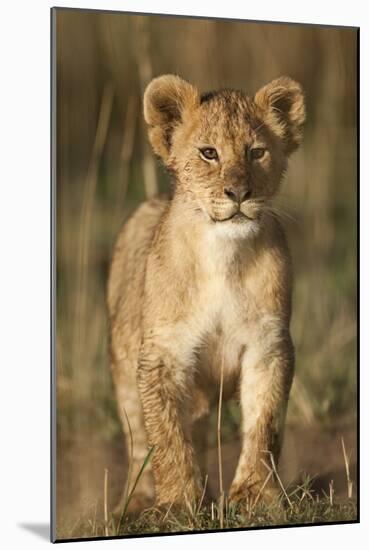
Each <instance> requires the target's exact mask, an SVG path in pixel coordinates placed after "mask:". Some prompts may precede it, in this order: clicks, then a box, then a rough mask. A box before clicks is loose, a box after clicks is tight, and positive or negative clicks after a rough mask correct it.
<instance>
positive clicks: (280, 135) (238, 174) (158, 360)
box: [108, 75, 305, 507]
mask: <svg viewBox="0 0 369 550" xmlns="http://www.w3.org/2000/svg"><path fill="white" fill-rule="evenodd" d="M144 116H145V120H146V122H147V124H148V133H149V138H150V141H151V144H152V146H153V148H154V150H155V152H156V153H157V154H158V155H160V156H161V158H162V160H163V161H164V164H165V165H166V166H167V168H168V169H169V171H170V172H171V174H172V176H173V180H174V182H173V183H174V194H173V197H172V198H167V197H163V198H157V199H154V200H151V201H148V202H146V203H144V204H142V205H141V206H140V207H139V208H138V210H137V211H136V212H135V214H134V215H133V216H132V217H131V218H130V220H129V221H128V222H127V223H126V224H125V225H124V227H123V229H122V231H121V233H120V236H119V238H118V241H117V244H116V248H115V252H114V258H113V262H112V266H111V271H110V278H109V285H108V306H109V315H110V324H111V360H112V370H113V375H114V379H115V385H116V391H117V398H118V404H119V409H120V415H121V418H122V422H123V426H124V430H125V433H126V436H128V433H129V431H128V428H127V423H126V421H125V412H126V413H127V415H128V418H129V422H130V424H131V428H132V432H133V438H134V464H133V470H134V475H135V474H137V472H138V470H139V467H140V465H141V464H142V462H143V460H144V457H145V455H146V454H147V449H148V446H149V447H154V451H153V456H152V473H153V477H154V482H155V494H156V502H157V504H158V505H168V504H175V505H182V506H183V505H185V504H186V503H188V504H191V503H193V502H194V500H195V499H196V498H198V497H199V495H200V494H201V491H202V478H201V472H200V468H199V465H198V462H197V459H196V453H195V450H194V443H193V440H194V437H193V429H192V428H193V423H194V422H195V420H199V419H201V417H205V416H206V415H207V413H208V412H209V407H210V406H211V404H212V403H213V402H214V401H215V400H216V398H217V396H218V392H219V382H220V372H221V365H222V361H223V365H224V395H225V398H228V397H230V396H232V395H233V394H234V393H235V392H237V395H239V398H240V403H241V409H242V417H243V420H242V427H241V432H242V442H243V443H242V451H241V455H240V459H239V464H238V467H237V471H236V474H235V477H234V480H233V483H232V485H231V488H230V493H229V494H230V498H231V499H233V500H234V501H241V502H247V501H248V500H249V499H252V498H254V497H255V495H257V494H258V492H259V490H260V487H261V485H262V483H263V481H264V480H265V478H266V475H267V473H268V472H267V470H266V468H265V467H264V466H263V464H262V462H261V459H262V458H263V459H264V460H266V461H268V453H273V456H274V460H275V462H277V461H278V456H279V452H280V448H281V443H282V433H283V425H284V418H285V414H286V408H287V401H288V395H289V390H290V386H291V382H292V376H293V368H294V358H293V355H294V354H293V345H292V342H291V338H290V333H289V322H290V313H291V268H290V259H289V254H288V249H287V245H286V241H285V237H284V234H283V231H282V229H281V227H280V225H279V223H278V221H277V220H276V219H275V216H274V211H273V208H272V199H273V197H274V196H275V194H276V193H277V192H278V189H279V186H280V183H281V179H282V176H283V173H284V171H285V169H286V167H287V157H288V155H289V154H290V152H291V151H293V150H294V149H296V148H297V146H298V144H299V143H300V141H301V136H302V124H303V122H304V118H305V111H304V99H303V94H302V91H301V88H300V86H299V85H298V84H297V83H296V82H294V81H293V80H291V79H290V78H287V77H282V78H280V79H277V80H275V81H272V82H271V83H270V84H268V85H267V86H265V87H264V88H262V89H261V90H260V91H259V92H258V93H257V94H256V95H255V97H254V98H253V99H252V98H249V97H247V96H246V95H244V94H243V93H242V92H238V91H232V90H231V91H230V90H224V91H220V92H217V93H214V94H208V95H205V96H202V97H201V96H200V94H199V93H198V91H197V90H196V88H194V87H193V86H192V85H190V84H189V83H187V82H185V81H183V80H181V79H180V78H179V77H175V76H171V75H168V76H163V77H159V78H157V79H154V80H153V81H152V82H151V83H150V85H149V86H148V88H147V90H146V92H145V97H144ZM204 147H208V148H209V147H211V148H215V149H216V150H217V153H218V159H215V160H214V159H212V160H209V159H206V158H204V156H203V155H204V153H201V152H200V151H199V148H201V149H203V148H204ZM253 148H263V149H265V152H264V154H263V155H262V157H261V158H259V159H252V158H251V156H250V155H251V153H250V149H253ZM229 190H231V192H232V193H233V194H234V193H236V194H237V193H241V194H240V195H239V196H240V197H241V199H239V200H240V201H242V202H240V204H239V202H237V200H235V199H234V196H233V195H232V196H230V191H229ZM246 194H247V198H245V199H244V198H243V197H246ZM237 213H238V215H236V216H235V217H233V216H234V215H235V214H237ZM240 213H242V214H244V216H242V215H241V214H240ZM273 490H274V489H273V483H270V485H269V488H267V489H266V490H265V492H264V496H265V497H268V495H269V496H270V495H272V494H273ZM153 494H154V493H153V485H152V478H151V470H150V468H148V469H147V470H146V473H145V474H144V476H143V478H142V479H141V481H140V482H139V484H138V486H137V489H136V496H135V498H136V502H133V505H132V506H133V507H135V505H136V506H137V507H139V506H142V505H143V503H146V502H147V503H148V502H150V499H152V498H153Z"/></svg>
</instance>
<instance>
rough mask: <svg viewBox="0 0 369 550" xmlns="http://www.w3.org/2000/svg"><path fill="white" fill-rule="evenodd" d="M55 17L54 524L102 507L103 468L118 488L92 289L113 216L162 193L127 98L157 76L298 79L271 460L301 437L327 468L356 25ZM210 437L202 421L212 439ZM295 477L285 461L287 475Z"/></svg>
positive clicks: (352, 351) (101, 285) (348, 293)
mask: <svg viewBox="0 0 369 550" xmlns="http://www.w3.org/2000/svg"><path fill="white" fill-rule="evenodd" d="M55 13H56V43H57V52H56V57H57V128H56V132H57V346H56V353H57V445H58V460H57V466H58V469H57V476H58V483H57V486H58V493H57V494H58V507H57V510H58V517H59V518H61V517H64V516H65V515H68V514H71V513H72V511H73V510H80V511H81V510H84V509H86V508H88V507H90V508H91V506H92V507H93V506H95V507H97V506H99V505H100V504H99V503H100V501H101V495H102V487H103V477H104V468H108V469H109V472H110V474H109V475H110V478H109V487H110V488H111V491H110V493H109V495H110V498H111V501H112V502H113V500H114V498H115V497H116V495H117V494H118V493H119V491H120V490H121V489H122V487H123V482H124V476H125V468H126V466H125V465H124V464H125V462H124V447H123V443H122V436H121V427H120V424H119V420H118V417H117V412H116V404H115V399H114V391H113V387H112V381H111V376H110V371H109V362H108V350H107V341H108V331H107V315H106V307H105V287H106V279H107V272H108V266H109V261H110V258H111V253H112V247H113V244H114V239H115V237H116V235H117V233H118V231H119V228H120V226H121V224H122V221H124V219H126V217H127V216H128V215H129V214H130V212H132V210H133V209H134V208H135V207H136V206H137V205H138V204H139V203H140V202H141V201H143V200H144V199H145V197H147V196H151V195H152V194H155V193H156V192H157V191H158V190H159V191H165V190H166V189H167V188H168V184H169V180H168V177H167V175H166V174H165V172H164V170H163V169H162V168H161V167H160V166H159V164H158V163H157V162H156V161H155V159H153V156H152V153H151V151H150V150H149V148H148V144H147V140H146V132H145V128H144V125H143V117H142V107H141V104H142V94H143V90H144V88H145V86H146V85H147V83H148V82H149V80H150V79H151V78H152V77H153V76H158V75H160V74H163V73H176V74H178V75H180V76H182V77H183V78H185V79H188V80H189V81H191V82H192V83H193V84H195V85H197V86H198V87H199V89H200V90H201V91H207V90H212V89H217V88H221V87H233V88H241V89H243V90H245V91H246V92H247V93H249V94H250V95H252V94H253V93H255V91H256V90H257V89H258V88H259V87H261V86H262V85H263V84H265V83H266V82H268V81H270V80H272V79H273V78H276V77H278V76H280V75H289V76H291V77H292V78H294V79H296V80H298V81H299V82H301V84H302V85H303V87H304V89H305V92H306V102H307V112H308V119H307V124H306V131H305V139H304V143H303V146H302V147H301V148H300V150H299V151H298V152H297V153H296V154H295V155H294V156H293V157H292V159H291V162H290V167H289V171H288V174H287V177H286V180H285V182H284V185H283V189H282V192H281V196H280V198H279V204H280V205H281V206H283V209H284V210H285V211H286V212H288V213H289V215H290V218H289V219H288V220H287V221H285V228H286V231H287V234H288V238H289V242H290V247H291V250H292V256H293V260H294V269H295V287H294V305H293V319H292V335H293V339H294V342H295V347H296V378H295V381H294V385H293V389H292V397H291V402H290V407H289V413H288V419H287V422H288V426H289V428H288V429H287V434H286V437H288V434H289V433H295V434H297V435H296V437H297V440H296V441H297V443H296V441H295V443H291V442H290V443H289V444H288V445H287V447H288V450H287V451H286V452H287V455H288V456H287V458H286V459H285V464H287V466H286V468H287V470H288V464H290V462H291V461H292V462H293V458H291V457H290V456H289V453H290V454H291V453H292V454H293V453H294V454H295V455H296V452H297V451H296V448H297V447H299V445H300V444H299V443H298V441H300V440H299V439H298V437H300V438H301V445H302V446H303V443H302V442H304V437H305V438H307V439H305V442H306V441H307V440H309V442H310V443H309V449H305V450H304V452H303V454H304V455H305V454H309V453H311V454H314V455H315V456H317V455H319V456H321V457H322V469H323V470H324V471H325V470H327V467H326V465H324V464H323V462H324V460H326V459H327V458H328V456H331V459H330V460H333V458H332V457H334V456H335V455H339V454H340V452H341V451H340V448H339V446H338V445H337V447H334V449H333V450H329V449H328V448H323V447H324V445H325V444H326V445H328V443H327V441H326V440H321V439H319V437H320V435H319V434H323V433H325V432H330V433H332V430H333V432H334V433H335V434H344V435H345V437H346V438H347V439H348V440H349V442H351V445H352V449H351V451H352V453H353V454H355V423H356V379H357V371H356V292H357V287H356V283H357V272H356V249H357V247H356V229H357V223H356V222H357V220H356V201H357V181H356V166H357V159H356V154H357V143H356V132H357V129H356V115H357V104H356V98H357V90H356V85H357V74H356V68H357V66H356V48H357V32H356V30H355V29H349V28H334V27H324V26H321V27H317V26H309V25H287V24H268V23H253V22H247V23H245V22H231V21H224V20H205V19H203V20H201V19H192V18H175V17H169V16H168V17H163V16H135V15H127V14H115V13H104V12H92V11H91V12H89V11H79V10H67V9H58V10H57V11H56V12H55ZM238 420H239V412H238V408H237V406H236V404H235V403H233V402H231V403H230V404H229V405H228V406H227V407H226V408H225V412H224V418H223V432H224V433H223V439H224V441H225V443H227V442H228V441H229V442H232V441H233V440H236V439H237V429H236V427H237V423H238ZM289 429H290V432H289V431H288V430H289ZM294 430H295V431H294ZM298 434H299V435H298ZM307 434H310V435H307ZM215 436H216V434H215V429H214V434H209V441H210V444H212V443H214V441H215ZM324 441H325V443H324ZM330 441H331V440H330ZM334 441H335V440H334ZM319 442H320V443H319ZM334 445H335V443H334ZM293 449H295V450H293ZM329 453H330V454H329ZM339 460H341V458H340V459H339ZM353 460H354V461H355V457H354V459H353ZM295 462H296V460H295ZM297 463H298V460H297ZM314 464H315V463H314ZM314 467H315V468H316V469H319V464H318V465H316V466H314ZM296 468H297V469H296ZM298 471H299V465H298V464H297V465H296V466H295V470H293V472H292V473H290V477H291V476H296V475H297V473H298ZM315 473H316V472H312V474H315ZM329 473H330V472H328V471H327V475H328V474H329ZM95 510H96V508H95Z"/></svg>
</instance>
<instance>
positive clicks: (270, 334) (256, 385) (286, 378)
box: [230, 323, 294, 506]
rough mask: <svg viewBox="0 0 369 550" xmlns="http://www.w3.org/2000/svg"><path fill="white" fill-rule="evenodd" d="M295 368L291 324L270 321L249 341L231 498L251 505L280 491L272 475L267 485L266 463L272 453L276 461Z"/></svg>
mask: <svg viewBox="0 0 369 550" xmlns="http://www.w3.org/2000/svg"><path fill="white" fill-rule="evenodd" d="M293 372H294V351H293V344H292V341H291V338H290V334H289V330H288V328H287V327H284V326H283V324H281V325H279V324H276V325H275V324H274V323H272V324H269V323H267V324H266V325H264V326H263V327H261V328H260V331H259V338H255V340H254V343H253V344H251V345H249V347H248V349H247V351H246V352H245V355H244V357H243V360H242V365H241V386H240V390H241V391H240V398H241V409H242V449H241V455H240V458H239V462H238V466H237V469H236V474H235V477H234V480H233V482H232V485H231V489H230V499H231V501H233V502H240V503H241V504H245V505H247V506H248V505H250V504H252V503H253V502H255V499H256V498H257V497H258V495H259V498H260V499H261V500H265V501H271V500H274V498H275V497H276V496H277V494H278V487H277V486H276V480H275V478H274V476H271V477H270V479H269V481H268V483H267V484H266V485H265V486H264V488H263V484H264V482H265V481H266V478H267V476H268V473H269V471H268V468H267V467H266V466H265V464H263V461H264V462H265V463H267V464H268V465H269V466H270V467H271V466H272V462H271V455H272V456H273V459H274V463H275V465H277V464H278V458H279V454H280V450H281V446H282V439H283V429H284V422H285V416H286V410H287V403H288V396H289V392H290V388H291V383H292V378H293ZM262 489H263V490H262ZM261 490H262V491H261Z"/></svg>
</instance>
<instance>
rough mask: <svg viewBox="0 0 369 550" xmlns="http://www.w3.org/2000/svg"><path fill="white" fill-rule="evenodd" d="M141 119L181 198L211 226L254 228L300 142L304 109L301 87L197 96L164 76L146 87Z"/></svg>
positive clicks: (279, 84)
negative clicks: (289, 157)
mask: <svg viewBox="0 0 369 550" xmlns="http://www.w3.org/2000/svg"><path fill="white" fill-rule="evenodd" d="M144 116H145V120H146V122H147V124H148V133H149V139H150V142H151V145H152V147H153V149H154V151H155V153H156V154H157V155H159V156H160V157H161V159H162V160H163V162H164V164H165V165H166V166H167V168H168V169H169V170H170V171H171V172H172V173H174V175H175V178H176V182H177V184H176V193H177V195H179V194H180V196H181V197H183V201H186V202H187V204H189V205H191V207H192V208H193V209H194V210H196V211H197V212H201V213H202V215H204V217H205V218H206V219H207V220H208V221H209V223H214V224H216V225H217V226H220V225H222V226H228V227H229V226H230V224H232V226H235V225H236V224H237V226H238V228H239V229H241V227H240V226H244V227H245V228H246V227H247V226H248V227H249V228H251V226H252V227H254V228H256V227H257V226H258V224H259V221H260V219H261V218H262V215H263V212H264V211H265V210H266V209H267V208H268V207H270V201H271V199H272V198H273V196H274V195H275V194H276V192H277V191H278V188H279V186H280V182H281V179H282V176H283V173H284V171H285V170H286V167H287V159H288V156H289V155H290V154H291V153H292V152H293V151H294V150H295V149H297V147H298V146H299V144H300V142H301V139H302V125H303V123H304V120H305V105H304V97H303V92H302V89H301V86H300V85H299V84H298V83H297V82H295V81H294V80H292V79H290V78H288V77H281V78H278V79H276V80H273V81H272V82H270V83H269V84H267V85H266V86H264V87H263V88H261V89H260V90H259V91H258V92H257V93H256V94H255V96H254V97H253V98H251V97H248V96H246V95H245V94H244V93H243V92H241V91H235V90H221V91H219V92H211V93H207V94H203V95H200V94H199V92H198V91H197V89H196V88H195V87H194V86H192V85H191V84H189V83H188V82H186V81H184V80H182V79H181V78H179V77H177V76H172V75H166V76H161V77H159V78H155V79H154V80H152V82H151V83H150V84H149V85H148V87H147V89H146V92H145V96H144ZM234 229H235V227H234ZM237 231H238V230H237Z"/></svg>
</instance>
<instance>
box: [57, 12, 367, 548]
mask: <svg viewBox="0 0 369 550" xmlns="http://www.w3.org/2000/svg"><path fill="white" fill-rule="evenodd" d="M51 15H52V19H51V24H52V112H51V114H52V198H53V201H52V241H53V261H52V281H53V301H52V321H53V331H52V340H53V342H52V343H53V348H52V349H53V356H52V539H53V540H54V541H55V540H57V541H70V540H85V539H97V538H112V537H136V536H142V535H147V536H148V535H164V534H173V533H177V534H184V533H199V532H209V531H222V530H234V529H238V530H248V529H253V528H269V527H276V526H279V527H288V526H292V525H293V526H296V525H317V524H327V523H350V522H351V523H354V522H357V521H358V484H357V455H358V453H357V415H358V408H357V382H358V370H357V200H358V181H357V173H358V170H357V167H358V162H357V152H358V145H357V141H358V129H357V110H358V89H357V83H358V73H357V71H358V68H357V67H358V64H357V61H358V38H359V33H358V29H357V28H350V27H334V26H328V25H326V26H325V25H321V26H320V25H305V24H304V25H302V24H288V23H278V24H276V23H268V22H258V21H240V20H227V19H210V18H209V19H206V18H195V17H174V16H170V15H161V16H159V15H136V14H130V13H120V12H107V11H94V10H77V9H68V8H54V9H53V10H52V14H51ZM325 23H329V22H325ZM244 536H245V537H247V533H245V534H244Z"/></svg>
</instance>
